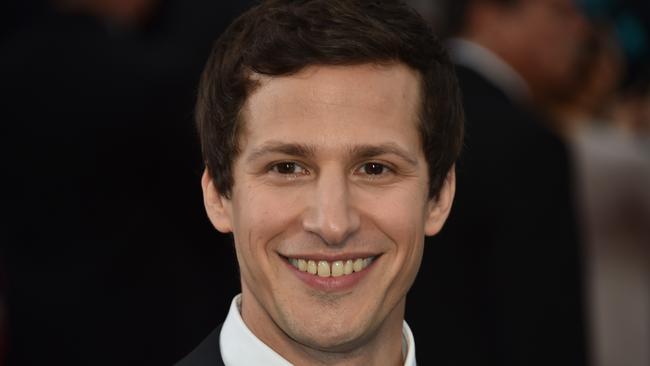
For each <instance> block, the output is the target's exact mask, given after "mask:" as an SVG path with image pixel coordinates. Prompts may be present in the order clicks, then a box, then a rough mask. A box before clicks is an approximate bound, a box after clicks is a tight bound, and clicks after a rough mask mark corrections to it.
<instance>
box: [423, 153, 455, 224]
mask: <svg viewBox="0 0 650 366" xmlns="http://www.w3.org/2000/svg"><path fill="white" fill-rule="evenodd" d="M455 193H456V167H455V166H452V167H451V169H449V172H448V173H447V177H446V178H445V181H444V182H443V184H442V187H441V188H440V192H439V193H438V197H437V199H431V200H430V201H429V203H428V208H427V211H428V212H427V214H428V216H427V219H426V223H425V227H424V233H425V234H426V235H427V236H433V235H436V234H437V233H438V232H440V230H441V229H442V226H443V225H444V223H445V221H446V220H447V217H448V216H449V212H450V211H451V205H452V202H453V201H454V194H455Z"/></svg>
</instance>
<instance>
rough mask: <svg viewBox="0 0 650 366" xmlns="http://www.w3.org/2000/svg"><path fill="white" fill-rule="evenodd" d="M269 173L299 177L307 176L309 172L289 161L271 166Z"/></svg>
mask: <svg viewBox="0 0 650 366" xmlns="http://www.w3.org/2000/svg"><path fill="white" fill-rule="evenodd" d="M270 171H272V172H275V173H278V174H282V175H301V174H303V175H304V174H309V172H308V171H307V170H306V169H305V168H303V167H302V166H300V165H299V164H297V163H294V162H291V161H283V162H281V163H277V164H273V165H272V166H271V169H270Z"/></svg>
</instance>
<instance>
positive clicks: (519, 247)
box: [407, 0, 587, 366]
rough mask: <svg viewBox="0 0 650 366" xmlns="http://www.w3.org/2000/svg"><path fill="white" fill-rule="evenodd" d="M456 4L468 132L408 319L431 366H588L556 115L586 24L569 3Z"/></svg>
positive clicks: (564, 153)
mask: <svg viewBox="0 0 650 366" xmlns="http://www.w3.org/2000/svg"><path fill="white" fill-rule="evenodd" d="M445 8H446V10H447V11H448V19H449V22H448V25H449V26H450V27H451V29H449V30H447V32H448V33H449V34H450V35H452V36H453V38H451V39H450V41H449V45H450V50H451V53H452V58H453V59H454V60H455V63H456V65H457V68H456V70H457V74H458V77H459V82H460V86H461V92H462V94H463V102H464V106H465V111H466V129H467V135H466V140H465V150H464V152H463V154H462V156H461V160H460V163H459V165H458V175H459V177H458V190H457V201H456V205H455V207H454V208H453V209H452V212H451V215H450V218H449V223H448V226H447V227H446V228H445V229H443V231H442V233H441V234H440V235H439V237H437V238H432V239H429V241H430V243H429V244H428V248H429V249H430V250H429V251H428V252H427V253H425V258H424V263H425V265H423V269H424V273H422V276H421V277H419V279H420V281H417V282H416V285H415V288H414V294H412V298H414V299H416V300H414V301H412V302H410V303H409V310H408V311H407V314H412V316H413V317H412V318H410V323H413V324H414V328H419V327H421V328H419V329H432V330H433V331H432V337H434V340H435V342H434V344H438V345H440V347H439V349H438V350H437V358H434V359H431V360H428V362H426V363H427V364H434V362H439V363H442V364H452V365H500V366H503V365H571V366H579V365H585V364H586V362H587V351H586V340H585V322H584V317H585V315H584V310H583V299H582V295H583V283H582V278H581V275H582V263H581V250H582V248H581V245H580V240H579V230H578V225H577V219H576V210H575V208H574V202H573V194H572V192H571V187H572V182H571V161H570V156H569V151H568V149H567V146H566V145H565V143H564V142H563V141H562V139H561V138H560V137H559V136H558V135H557V133H556V132H555V131H553V130H552V126H553V124H552V123H551V122H550V121H551V118H550V116H549V115H548V113H547V112H546V108H547V105H548V103H550V101H551V100H553V99H555V98H559V97H561V96H563V95H566V93H567V90H573V88H572V85H573V83H575V80H574V79H575V78H574V77H573V75H572V73H573V72H574V71H575V67H576V64H577V63H578V62H579V61H580V57H579V56H580V53H581V52H582V51H581V50H582V48H583V47H584V44H585V41H586V34H587V33H586V22H585V18H584V17H583V14H582V13H581V11H580V9H579V8H578V7H577V6H576V4H575V3H574V2H573V1H570V0H468V1H453V2H447V3H446V7H445ZM424 279H426V280H424ZM423 293H434V294H435V296H432V299H431V300H425V299H426V298H425V297H424V296H419V294H423ZM415 319H417V320H415Z"/></svg>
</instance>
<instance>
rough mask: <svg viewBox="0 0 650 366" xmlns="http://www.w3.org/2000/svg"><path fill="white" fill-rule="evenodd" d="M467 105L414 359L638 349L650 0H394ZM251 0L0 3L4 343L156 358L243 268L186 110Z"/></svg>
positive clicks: (647, 225)
mask: <svg viewBox="0 0 650 366" xmlns="http://www.w3.org/2000/svg"><path fill="white" fill-rule="evenodd" d="M409 2H410V3H411V5H413V6H414V7H415V8H416V9H417V10H418V11H419V12H420V13H421V14H422V15H423V16H424V17H425V18H427V19H428V20H429V21H430V22H431V24H432V27H433V29H434V30H435V32H436V33H438V34H439V36H440V37H441V38H442V39H443V40H444V42H447V44H448V45H449V48H450V51H451V55H452V58H453V60H454V62H455V63H456V64H457V69H458V74H459V81H460V83H461V89H462V92H463V98H464V102H465V106H466V113H467V140H466V143H465V151H464V153H463V156H462V158H461V161H460V162H459V164H458V176H459V179H458V182H459V186H458V191H457V196H458V197H457V200H456V202H455V207H454V209H453V211H452V214H451V217H450V219H449V222H448V225H447V227H446V228H445V229H444V230H443V232H442V233H441V234H440V235H439V236H437V237H434V238H429V239H427V241H428V243H427V248H426V250H425V257H424V259H423V265H422V269H421V273H420V275H419V276H418V279H417V281H416V283H415V286H414V288H413V290H412V292H411V293H410V294H409V298H408V308H407V321H408V322H409V324H410V325H411V328H412V329H413V331H414V334H415V336H416V339H417V357H418V362H419V364H421V365H594V366H647V365H650V347H649V346H650V3H648V2H647V1H646V0H627V1H623V0H621V1H613V0H612V1H607V0H583V1H571V0H460V1H453V0H411V1H409ZM250 3H252V1H228V2H220V1H210V0H32V1H20V0H5V1H3V3H2V5H0V9H1V11H0V17H1V18H2V21H1V22H0V24H1V25H0V87H1V88H2V96H3V97H2V99H1V100H2V115H3V118H2V122H1V123H0V162H1V166H2V167H3V170H2V178H3V179H2V187H3V189H2V191H1V192H2V193H0V194H1V195H2V196H1V198H0V202H1V205H0V206H1V207H2V209H1V210H0V215H1V217H0V219H1V220H0V365H41V364H66V365H89V364H92V365H158V364H172V363H174V362H175V361H177V360H178V359H180V358H181V357H182V356H184V355H185V354H186V353H188V352H189V351H190V350H191V349H193V347H194V346H196V345H197V344H198V343H199V342H200V340H202V339H203V338H204V337H205V336H206V335H207V334H208V333H209V332H210V331H211V330H212V329H213V328H214V327H215V326H216V325H218V324H220V323H221V322H222V321H223V319H224V317H225V314H226V313H227V309H228V307H229V305H230V301H231V299H232V296H234V295H235V294H236V293H237V292H238V291H239V284H238V273H237V267H236V263H235V258H234V253H233V250H232V243H231V240H230V238H229V237H226V236H222V235H220V234H218V233H217V232H216V231H215V230H214V229H213V228H212V227H211V225H210V224H209V222H208V220H207V218H206V217H205V215H204V212H203V207H202V199H201V191H200V185H199V180H200V174H201V169H202V166H201V159H200V154H199V147H198V141H197V136H196V131H195V129H194V125H193V103H194V98H195V93H196V87H197V81H198V78H199V75H200V72H201V70H202V67H203V64H204V63H205V61H206V59H207V56H208V52H209V50H210V46H211V44H212V42H213V40H214V39H216V37H218V35H219V33H220V32H221V31H222V30H223V29H225V27H226V26H227V25H228V24H229V22H230V21H231V20H232V19H234V17H235V16H237V15H238V14H239V13H240V12H241V11H242V10H243V9H245V8H247V7H248V6H249V5H250Z"/></svg>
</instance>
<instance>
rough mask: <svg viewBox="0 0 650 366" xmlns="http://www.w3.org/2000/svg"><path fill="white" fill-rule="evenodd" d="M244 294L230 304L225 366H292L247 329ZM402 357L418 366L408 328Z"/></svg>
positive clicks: (222, 342)
mask: <svg viewBox="0 0 650 366" xmlns="http://www.w3.org/2000/svg"><path fill="white" fill-rule="evenodd" d="M240 308H241V294H239V295H237V296H235V298H234V299H233V300H232V303H231V304H230V311H228V317H226V321H225V322H224V323H223V327H222V328H221V334H220V335H219V347H220V349H221V358H222V359H223V363H224V364H225V365H226V366H250V365H265V366H290V365H291V363H290V362H289V361H287V360H285V359H284V358H283V357H282V356H280V355H279V354H278V353H277V352H275V351H274V350H272V349H271V347H269V346H267V345H266V344H264V342H262V341H261V340H260V339H259V338H257V337H256V336H255V335H254V334H253V332H251V330H250V329H248V327H247V326H246V324H245V323H244V320H243V319H242V317H241V313H240V311H241V310H240ZM402 353H403V354H404V353H406V357H405V359H404V366H416V363H415V340H414V339H413V333H412V332H411V329H410V328H409V326H408V325H407V324H406V322H404V324H403V326H402Z"/></svg>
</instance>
